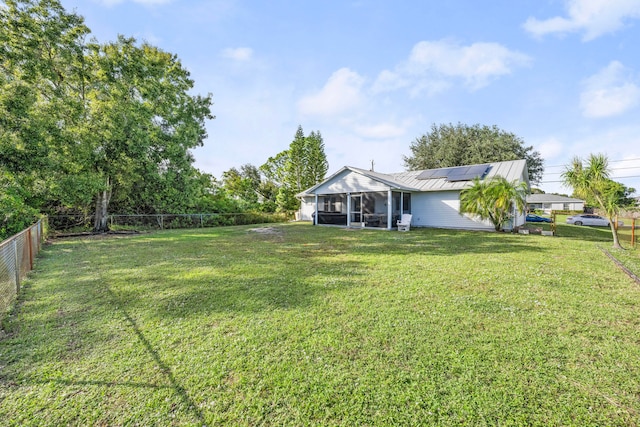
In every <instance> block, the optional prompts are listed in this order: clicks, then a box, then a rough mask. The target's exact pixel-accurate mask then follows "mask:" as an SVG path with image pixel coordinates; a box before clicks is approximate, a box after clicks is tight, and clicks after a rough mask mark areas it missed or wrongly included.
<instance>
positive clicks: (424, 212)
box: [411, 191, 493, 230]
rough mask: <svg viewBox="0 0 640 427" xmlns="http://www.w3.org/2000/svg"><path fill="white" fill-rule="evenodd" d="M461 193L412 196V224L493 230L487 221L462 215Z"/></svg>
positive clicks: (432, 193) (449, 192) (415, 194)
mask: <svg viewBox="0 0 640 427" xmlns="http://www.w3.org/2000/svg"><path fill="white" fill-rule="evenodd" d="M459 212H460V192H458V191H436V192H431V193H413V194H412V195H411V214H412V215H413V217H412V218H411V224H412V225H414V226H416V227H437V228H463V229H473V230H493V225H492V224H491V223H489V222H486V221H480V220H473V219H471V218H469V217H467V216H465V215H460V213H459Z"/></svg>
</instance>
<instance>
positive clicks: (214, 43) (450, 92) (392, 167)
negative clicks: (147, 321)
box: [61, 0, 640, 193]
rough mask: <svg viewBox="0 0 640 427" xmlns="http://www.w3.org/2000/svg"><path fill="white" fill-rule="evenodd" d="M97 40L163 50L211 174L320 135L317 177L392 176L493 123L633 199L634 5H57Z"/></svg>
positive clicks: (624, 1)
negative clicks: (451, 138) (459, 135)
mask: <svg viewBox="0 0 640 427" xmlns="http://www.w3.org/2000/svg"><path fill="white" fill-rule="evenodd" d="M61 1H62V4H63V6H64V7H65V8H66V9H67V10H68V11H74V10H75V12H77V13H78V14H80V15H82V16H84V17H85V19H86V23H87V25H88V26H89V27H90V28H91V30H92V32H93V36H95V37H96V38H97V39H98V40H99V41H101V42H106V41H110V40H114V39H115V38H116V36H117V35H118V34H123V35H126V36H133V37H136V38H137V39H138V40H146V41H148V42H150V43H152V44H154V45H156V46H158V47H160V48H162V49H163V50H166V51H169V52H172V53H175V54H177V55H178V57H179V58H180V59H181V61H182V63H183V65H184V67H185V68H187V69H188V70H189V71H190V72H191V76H192V78H193V79H194V80H195V92H196V93H201V94H206V93H211V94H212V95H213V100H214V105H213V107H212V110H213V113H214V114H215V115H216V116H217V118H216V119H215V120H213V121H211V122H209V123H208V125H207V130H208V134H209V137H208V139H207V140H206V141H205V143H204V147H201V148H198V149H196V150H195V152H194V154H195V156H196V166H197V167H198V168H200V169H201V170H203V171H205V172H208V173H211V174H213V175H214V176H216V177H220V176H221V175H222V172H223V171H225V170H228V169H229V168H231V167H238V166H240V165H242V164H245V163H251V164H254V165H256V166H260V165H261V164H262V163H264V162H265V161H266V160H267V158H268V157H270V156H273V155H275V154H277V153H279V152H280V151H282V150H285V149H287V148H288V146H289V144H290V142H291V140H292V139H293V136H294V134H295V131H296V129H297V127H298V125H302V127H303V129H304V130H305V133H309V132H311V131H312V130H319V131H320V132H321V133H322V136H323V138H324V142H325V151H326V153H327V157H328V160H329V173H332V172H334V171H336V170H338V169H339V168H340V167H342V166H344V165H350V166H356V167H361V168H369V167H370V166H371V161H373V162H374V165H375V170H376V171H379V172H399V171H402V170H403V169H404V167H403V160H402V156H403V155H408V154H410V150H409V146H410V144H411V142H412V141H413V140H415V139H416V138H418V137H419V136H421V135H423V134H424V133H426V132H428V131H429V130H430V129H431V126H432V124H440V123H454V124H455V123H458V122H461V123H465V124H469V125H472V124H476V123H479V124H483V125H496V126H498V127H499V128H501V129H503V130H506V131H509V132H513V133H515V134H516V135H518V136H519V137H521V138H522V139H523V140H524V141H525V144H526V145H533V146H534V148H535V149H536V150H538V151H540V152H541V154H542V156H543V158H544V159H545V165H546V174H545V177H544V179H543V183H542V184H540V187H541V188H542V189H544V190H545V191H548V192H554V191H557V192H562V193H570V191H571V190H570V189H567V188H564V187H562V186H561V185H560V184H559V183H558V182H554V181H558V180H559V179H560V177H559V173H560V172H561V171H562V165H566V164H568V163H569V161H570V160H571V159H572V158H573V157H574V156H576V155H577V156H582V157H586V156H587V155H588V154H589V153H604V154H606V155H608V157H609V159H610V160H611V161H612V163H611V167H612V169H613V171H614V175H613V177H614V178H615V179H617V180H618V181H620V182H622V183H624V184H625V185H627V186H631V187H634V188H636V189H637V190H639V192H640V120H639V119H640V51H638V42H640V0H519V1H517V2H514V1H512V0H508V1H507V0H484V1H479V0H447V1H424V0H416V1H413V0H411V1H409V0H406V1H403V0H395V1H390V0H353V1H349V0H305V1H294V0H271V1H259V0H188V1H187V0H61Z"/></svg>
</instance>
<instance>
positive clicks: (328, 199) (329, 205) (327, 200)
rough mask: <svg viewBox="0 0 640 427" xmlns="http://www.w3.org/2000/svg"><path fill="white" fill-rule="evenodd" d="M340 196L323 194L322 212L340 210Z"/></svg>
mask: <svg viewBox="0 0 640 427" xmlns="http://www.w3.org/2000/svg"><path fill="white" fill-rule="evenodd" d="M340 202H341V199H340V197H336V196H325V197H324V203H323V209H322V211H323V212H340V211H341V210H342V206H341V204H340Z"/></svg>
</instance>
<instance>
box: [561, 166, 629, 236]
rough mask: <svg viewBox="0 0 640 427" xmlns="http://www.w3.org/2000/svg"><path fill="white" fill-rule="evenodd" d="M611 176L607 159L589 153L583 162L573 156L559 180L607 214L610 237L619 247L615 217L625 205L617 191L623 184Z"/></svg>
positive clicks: (619, 190)
mask: <svg viewBox="0 0 640 427" xmlns="http://www.w3.org/2000/svg"><path fill="white" fill-rule="evenodd" d="M610 175H611V172H610V169H609V159H608V158H607V156H605V155H604V154H590V155H589V157H588V158H587V160H586V162H583V160H582V159H581V158H579V157H574V158H573V160H572V161H571V164H570V165H568V166H566V167H565V170H564V172H563V173H562V180H563V181H564V183H565V185H567V186H569V187H572V188H573V192H574V194H575V195H576V196H578V197H581V198H583V199H585V200H587V201H588V202H589V203H590V204H594V205H596V206H598V207H599V208H600V209H602V210H603V211H604V212H606V215H607V218H608V219H609V225H610V227H611V233H612V234H613V247H615V248H620V247H621V246H620V242H619V240H618V230H617V227H616V225H615V224H616V220H615V216H616V215H617V213H618V211H619V209H620V206H621V205H622V204H623V203H624V197H623V195H624V190H622V189H621V188H620V186H622V184H619V183H617V182H615V181H612V180H611V179H610V178H609V176H610ZM623 187H624V186H623ZM620 192H622V195H621V194H620Z"/></svg>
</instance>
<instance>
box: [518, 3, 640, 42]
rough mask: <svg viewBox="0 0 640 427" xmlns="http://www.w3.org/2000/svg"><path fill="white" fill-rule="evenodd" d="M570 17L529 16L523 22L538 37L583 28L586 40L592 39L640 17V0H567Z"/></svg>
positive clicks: (580, 30) (581, 29)
mask: <svg viewBox="0 0 640 427" xmlns="http://www.w3.org/2000/svg"><path fill="white" fill-rule="evenodd" d="M566 9H567V14H568V17H566V18H565V17H560V16H556V17H553V18H549V19H545V20H538V19H536V18H533V17H530V18H529V19H527V21H526V22H525V23H524V24H523V27H524V29H525V30H526V31H528V32H530V33H531V34H533V35H534V36H536V37H542V36H544V35H546V34H552V33H560V34H563V33H571V32H583V33H584V35H583V40H585V41H589V40H593V39H595V38H597V37H599V36H601V35H603V34H606V33H611V32H614V31H616V30H619V29H620V28H622V27H623V26H624V25H625V22H626V21H627V20H629V19H634V18H640V2H638V0H566Z"/></svg>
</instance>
